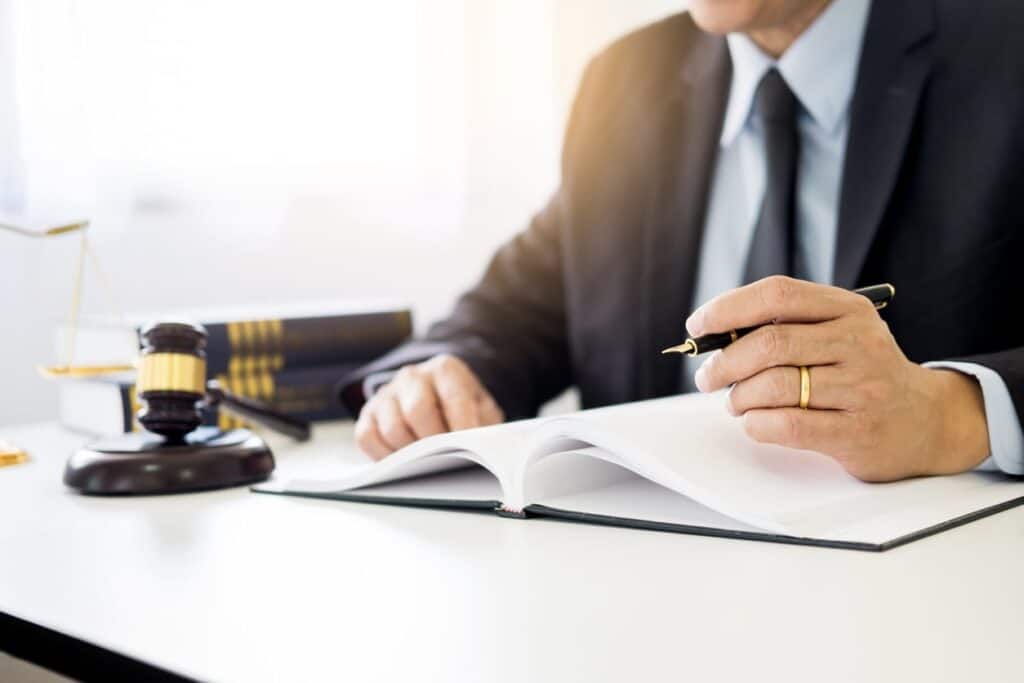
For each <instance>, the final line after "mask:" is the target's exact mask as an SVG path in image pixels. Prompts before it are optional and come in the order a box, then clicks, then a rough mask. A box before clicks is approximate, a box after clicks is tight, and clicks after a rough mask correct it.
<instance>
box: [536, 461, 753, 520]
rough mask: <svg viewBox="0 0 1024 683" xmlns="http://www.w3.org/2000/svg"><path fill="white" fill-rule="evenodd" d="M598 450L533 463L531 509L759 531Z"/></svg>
mask: <svg viewBox="0 0 1024 683" xmlns="http://www.w3.org/2000/svg"><path fill="white" fill-rule="evenodd" d="M617 461H618V459H617V458H616V457H615V456H614V455H613V454H611V453H607V452H605V451H602V450H601V449H599V448H594V447H590V448H582V449H580V450H576V451H567V452H563V453H555V454H553V455H551V456H550V457H547V458H544V459H543V460H540V461H539V462H537V463H536V464H535V465H534V466H533V467H532V468H531V471H530V472H529V474H528V475H527V476H528V478H530V479H532V480H533V482H532V483H533V486H532V487H531V490H530V499H529V500H530V504H531V505H542V506H544V507H548V508H554V509H557V510H564V511H570V512H580V513H585V514H588V515H603V516H605V517H615V518H618V519H632V520H640V521H645V522H659V523H662V524H675V525H684V526H694V527H707V528H712V529H731V530H734V531H747V532H756V531H759V529H757V528H756V527H753V526H750V525H749V524H744V523H743V522H740V521H738V520H736V519H733V518H732V517H729V516H727V515H723V514H722V513H720V512H717V511H715V510H712V509H711V508H709V507H707V506H706V505H702V504H700V503H698V502H697V501H695V500H693V499H692V498H688V497H687V496H683V495H680V494H679V493H677V492H675V491H673V490H672V489H669V488H665V487H664V486H659V485H658V484H655V483H654V482H652V481H650V480H649V479H645V478H643V477H641V476H639V475H638V474H636V473H635V472H633V471H631V470H629V469H626V468H625V467H623V466H622V465H621V464H618V463H617Z"/></svg>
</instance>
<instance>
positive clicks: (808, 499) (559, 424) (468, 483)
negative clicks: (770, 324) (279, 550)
mask: <svg viewBox="0 0 1024 683" xmlns="http://www.w3.org/2000/svg"><path fill="white" fill-rule="evenodd" d="M723 402H724V396H723V395H722V394H721V393H719V394H712V395H710V396H708V395H686V396H674V397H671V398H664V399H656V400H651V401H642V402H638V403H629V404H624V405H619V406H612V407H608V408H598V409H595V410H585V411H581V412H578V413H574V414H571V415H566V416H559V417H552V418H544V419H535V420H524V421H521V422H511V423H507V424H503V425H497V426H494V427H484V428H480V429H471V430H466V431H462V432H454V433H451V434H441V435H438V436H433V437H429V438H426V439H423V440H421V441H418V442H416V443H414V444H411V445H409V446H407V447H405V448H403V449H401V450H399V451H397V452H396V453H394V454H392V455H391V456H389V457H387V458H386V459H384V460H382V461H380V462H379V463H375V464H372V465H367V467H366V468H365V469H362V470H360V471H357V472H355V473H353V474H351V475H350V476H348V477H345V478H343V479H336V480H292V481H277V480H272V481H270V482H268V483H266V484H263V485H260V486H257V487H255V488H254V490H256V491H259V492H262V493H281V494H288V495H296V496H308V497H317V498H330V499H337V500H347V501H360V502H370V503H390V504H397V505H414V506H428V507H441V508H477V509H490V510H496V511H498V512H499V513H502V514H507V515H514V516H523V517H530V516H545V517H555V518H562V519H568V520H573V521H579V522H590V523H595V524H611V525H616V526H625V527H634V528H644V529H656V530H662V531H676V532H682V533H691V534H702V535H710V536H724V537H728V538H743V539H757V540H768V541H777V542H788V543H800V544H810V545H823V546H830V547H840V548H853V549H860V550H885V549H888V548H891V547H894V546H897V545H900V544H903V543H907V542H909V541H912V540H915V539H917V538H921V537H923V536H927V535H929V534H933V533H936V532H938V531H942V530H944V529H948V528H951V527H954V526H957V525H960V524H964V523H966V522H969V521H972V520H974V519H978V518H980V517H983V516H985V515H989V514H992V513H995V512H998V511H1000V510H1004V509H1007V508H1009V507H1013V506H1015V505H1019V504H1021V503H1024V482H1021V481H1020V480H1015V479H1013V478H1011V477H1007V476H1005V475H1002V474H999V473H995V472H968V473H964V474H959V475H955V476H947V477H928V478H920V479H912V480H907V481H901V482H895V483H889V484H868V483H864V482H861V481H859V480H857V479H856V478H854V477H852V476H851V475H849V474H847V473H846V471H845V470H844V469H843V468H842V467H841V466H840V465H839V464H838V463H836V462H835V461H834V460H833V459H832V458H829V457H828V456H825V455H821V454H819V453H813V452H810V451H800V450H793V449H789V448H783V447H781V446H774V445H766V444H758V443H756V442H754V441H752V440H751V439H750V438H748V437H747V436H746V434H745V433H744V432H743V428H742V423H741V420H739V419H737V418H734V417H732V416H730V415H729V414H728V412H727V411H726V408H725V406H724V404H723Z"/></svg>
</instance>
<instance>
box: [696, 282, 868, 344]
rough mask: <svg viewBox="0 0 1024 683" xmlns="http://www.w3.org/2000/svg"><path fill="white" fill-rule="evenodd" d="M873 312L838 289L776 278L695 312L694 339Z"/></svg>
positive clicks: (722, 297)
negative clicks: (737, 330) (766, 325)
mask: <svg viewBox="0 0 1024 683" xmlns="http://www.w3.org/2000/svg"><path fill="white" fill-rule="evenodd" d="M868 310H870V311H874V306H873V305H872V304H871V302H870V301H868V299H867V298H866V297H864V296H861V295H860V294H854V293H853V292H850V291H848V290H845V289H841V288H839V287H831V286H828V285H820V284H816V283H813V282H807V281H804V280H795V279H793V278H788V277H782V276H780V275H774V276H772V277H768V278H764V279H763V280H758V281H757V282H754V283H751V284H749V285H746V286H744V287H739V288H737V289H733V290H730V291H728V292H725V293H724V294H721V295H720V296H717V297H715V298H714V299H712V300H711V301H708V302H707V303H705V304H704V305H703V306H701V307H700V308H698V309H697V310H696V311H694V312H693V315H691V316H690V317H689V318H688V319H687V321H686V329H687V331H688V332H689V333H690V335H692V336H695V337H696V336H700V335H703V334H710V333H713V332H727V331H728V330H736V329H739V328H741V327H750V326H752V325H763V324H766V323H770V322H773V321H777V322H802V323H807V322H821V321H824V320H833V319H835V318H838V317H840V316H842V315H845V314H849V313H853V312H856V311H868Z"/></svg>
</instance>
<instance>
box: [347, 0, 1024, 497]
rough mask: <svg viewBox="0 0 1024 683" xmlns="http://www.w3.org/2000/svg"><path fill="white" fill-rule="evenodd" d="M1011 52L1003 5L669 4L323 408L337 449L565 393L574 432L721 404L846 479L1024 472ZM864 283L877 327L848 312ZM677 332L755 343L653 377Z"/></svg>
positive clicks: (668, 364) (619, 50)
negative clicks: (547, 197) (337, 420)
mask: <svg viewBox="0 0 1024 683" xmlns="http://www.w3.org/2000/svg"><path fill="white" fill-rule="evenodd" d="M1020 35H1024V5H1021V4H1020V3H1018V2H1015V1H1014V0H1005V1H997V0H984V1H982V0H976V1H973V2H966V1H956V0H877V1H875V2H873V3H872V2H871V0H832V1H831V2H830V1H829V0H692V1H691V2H690V10H689V13H688V14H681V15H677V16H673V17H670V18H668V19H666V20H664V21H662V22H659V23H657V24H654V25H652V26H649V27H646V28H644V29H641V30H639V31H637V32H635V33H633V34H631V35H628V36H626V37H625V38H623V39H621V40H619V41H618V42H617V43H615V44H614V45H612V46H611V47H609V48H608V49H607V50H606V51H605V52H604V53H602V54H601V55H600V56H598V57H597V58H596V59H595V60H594V61H593V63H592V64H591V65H590V66H589V68H588V69H587V72H586V74H585V76H584V78H583V82H582V85H581V86H580V91H579V94H578V97H577V100H576V103H575V106H574V109H573V113H572V116H571V120H570V123H569V126H568V130H567V132H566V137H565V144H564V150H563V165H562V183H561V186H560V188H559V189H558V191H557V192H556V194H555V195H554V197H553V198H552V199H551V201H550V203H549V204H548V205H547V206H546V207H545V208H544V209H543V210H542V211H541V212H540V213H539V214H538V215H537V216H536V217H535V218H534V220H533V222H532V224H531V225H530V226H529V228H528V229H527V230H526V231H524V232H523V233H521V234H520V235H518V236H517V237H515V238H514V239H513V240H511V241H510V242H509V243H507V244H506V245H504V246H503V247H502V248H501V249H500V250H499V251H498V252H497V254H496V255H495V257H494V259H493V261H492V262H491V264H490V266H489V268H488V270H487V272H486V274H485V275H484V277H483V279H482V281H481V282H480V283H479V284H478V285H477V286H476V287H475V288H473V289H472V290H471V291H469V292H468V293H467V294H465V295H464V296H463V297H462V298H461V299H460V301H459V302H458V304H457V306H456V308H455V310H454V311H453V313H452V314H451V316H450V317H449V318H448V319H447V320H444V321H442V322H440V323H438V324H436V325H435V326H434V327H433V328H432V329H431V330H430V332H429V334H428V335H427V337H426V338H425V339H423V340H420V341H415V342H412V343H410V344H408V345H407V346H404V347H402V348H400V349H398V350H396V351H395V352H393V353H391V354H389V355H388V356H386V357H385V358H383V359H381V360H380V361H378V362H377V363H374V364H373V365H371V366H370V367H368V368H366V369H365V370H364V371H363V372H362V373H360V375H359V376H358V377H357V378H356V379H357V380H360V381H359V382H354V383H352V384H350V385H349V386H348V388H347V389H346V391H345V395H346V396H347V397H348V399H349V400H354V401H355V402H359V400H360V399H361V398H362V395H363V392H364V391H365V392H366V394H365V396H367V397H369V401H368V403H367V404H366V405H365V407H363V409H362V412H361V414H360V417H359V421H358V424H357V426H356V433H357V439H358V442H359V444H360V446H361V447H362V448H363V450H364V451H366V452H367V453H368V454H370V455H371V456H373V457H374V458H382V457H384V456H386V455H387V454H388V453H390V452H392V451H393V450H395V449H397V448H400V447H401V446H403V445H405V444H407V443H409V442H411V441H413V440H415V439H417V438H422V437H424V436H427V435H430V434H434V433H437V432H442V431H445V430H450V429H462V428H466V427H473V426H478V425H486V424H492V423H495V422H499V421H501V420H502V419H512V418H522V417H527V416H529V415H532V414H534V412H535V411H536V410H537V408H538V406H540V405H541V403H543V402H544V401H545V400H547V399H549V398H551V397H552V396H554V395H556V394H557V393H558V392H560V391H561V390H562V389H563V388H565V387H566V386H569V385H570V384H575V385H576V386H578V387H579V390H580V395H581V398H582V402H583V404H584V406H586V407H591V406H598V405H604V404H609V403H618V402H624V401H634V400H640V399H646V398H652V397H656V396H663V395H668V394H672V393H677V392H679V391H681V390H688V389H691V388H696V389H699V390H700V391H716V390H719V389H722V388H725V387H730V386H731V387H732V388H731V390H730V393H729V399H728V410H730V411H731V412H732V413H733V414H735V415H737V416H741V417H739V418H738V419H742V420H743V424H744V427H745V429H746V431H747V433H748V434H749V435H750V436H751V437H752V438H754V439H757V440H759V441H765V442H773V443H779V444H784V445H787V446H793V447H798V448H809V449H813V450H817V451H820V452H823V453H826V454H829V455H831V456H833V457H835V458H836V459H837V460H838V461H839V462H840V463H842V465H843V466H844V467H845V468H846V469H847V470H848V471H849V472H851V473H852V474H853V475H855V476H857V477H860V478H861V479H864V480H870V481H883V480H893V479H900V478H904V477H909V476H917V475H926V474H945V473H953V472H961V471H965V470H969V469H972V468H975V467H983V468H992V469H995V468H1001V469H1003V470H1004V471H1006V472H1009V473H1013V474H1024V437H1022V433H1021V427H1020V424H1021V416H1022V415H1024V324H1022V322H1021V317H1022V314H1024V287H1022V284H1021V278H1020V276H1019V275H1018V273H1017V270H1018V268H1019V267H1020V264H1022V263H1024V230H1022V228H1024V202H1021V201H1020V198H1021V197H1024V165H1022V162H1021V159H1022V158H1024V52H1022V51H1021V50H1020V49H1019V36H1020ZM773 274H775V275H774V276H773ZM779 274H781V275H779ZM884 282H889V283H893V284H894V285H895V286H896V289H897V292H898V296H897V298H896V300H895V303H894V304H893V305H892V306H891V307H889V308H888V309H886V310H885V311H884V315H885V319H884V320H883V318H882V317H880V315H879V314H878V313H877V312H876V311H875V310H874V308H873V307H872V306H871V304H870V303H869V302H868V301H867V300H866V299H865V298H863V297H860V296H858V295H856V294H853V293H850V292H849V291H846V290H848V289H850V288H853V287H856V286H863V285H868V284H876V283H884ZM816 283H832V284H834V285H835V286H831V285H826V284H816ZM741 285H742V286H741ZM702 302H706V303H703V305H701V306H700V307H699V308H697V310H696V312H694V313H693V314H692V315H690V316H689V318H687V313H688V311H689V310H691V307H695V306H696V305H697V304H701V303H702ZM684 320H685V321H686V330H687V331H688V332H689V334H691V335H701V334H707V333H712V332H724V331H728V330H732V329H736V328H740V327H744V326H748V325H757V324H766V325H765V326H764V327H763V328H761V329H759V330H758V331H756V332H754V333H751V334H750V335H748V336H746V337H743V338H741V339H740V340H739V341H737V342H735V343H734V344H732V345H731V346H729V347H728V348H727V349H725V350H723V351H721V352H718V353H715V354H714V355H712V356H710V357H709V358H708V359H707V360H706V361H705V362H704V363H703V365H699V364H697V363H690V362H689V360H688V362H686V363H682V362H680V360H679V358H678V357H674V358H673V357H666V356H662V355H659V353H658V352H659V350H660V349H661V348H663V347H665V346H669V345H671V344H674V343H676V342H678V340H679V337H680V336H681V335H682V333H683V329H682V328H683V325H682V324H683V321H684ZM771 323H774V324H771ZM926 363H927V364H926ZM801 366H803V367H806V368H808V370H809V373H810V378H811V393H810V403H809V405H808V406H807V409H801V408H799V407H797V404H798V403H799V402H800V396H801V371H800V368H801ZM395 370H397V374H395V373H394V371H395ZM364 378H365V379H366V381H361V380H363V379H364ZM374 385H378V386H374ZM379 385H382V386H379ZM723 409H725V408H723Z"/></svg>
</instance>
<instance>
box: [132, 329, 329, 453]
mask: <svg viewBox="0 0 1024 683" xmlns="http://www.w3.org/2000/svg"><path fill="white" fill-rule="evenodd" d="M140 338H141V342H142V355H141V357H140V360H139V371H138V379H137V380H136V395H137V396H138V397H139V399H140V401H141V403H142V409H141V410H140V411H139V415H138V419H139V422H140V423H141V424H142V426H143V427H144V428H145V429H146V430H147V431H150V432H153V433H154V434H159V435H161V436H163V437H164V439H165V441H166V443H167V444H168V445H175V444H183V443H185V438H186V436H187V435H188V434H190V433H192V432H194V431H195V430H196V429H197V428H198V427H199V425H200V424H201V423H202V413H201V409H202V408H203V406H211V407H212V406H219V407H220V408H222V409H227V410H228V411H230V412H232V413H234V414H235V415H237V416H239V417H241V418H243V419H245V420H249V421H251V422H255V423H258V424H261V425H263V426H265V427H268V428H269V429H272V430H274V431H276V432H280V433H282V434H285V435H287V436H290V437H292V438H294V439H297V440H299V441H306V440H307V439H309V435H310V425H309V422H308V421H307V420H302V419H298V418H295V417H291V416H289V415H285V414H284V413H282V412H280V411H277V410H275V409H274V408H272V407H271V406H269V405H267V404H266V403H264V402H262V401H258V400H256V399H252V398H246V397H242V396H238V395H236V394H233V393H232V392H230V391H228V390H227V389H225V388H223V387H222V386H221V385H220V383H219V382H217V381H216V380H210V381H207V379H206V330H205V329H204V328H203V327H202V326H201V325H193V324H191V323H184V322H159V323H153V324H151V325H148V326H147V327H145V328H143V330H142V332H141V333H140Z"/></svg>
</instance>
